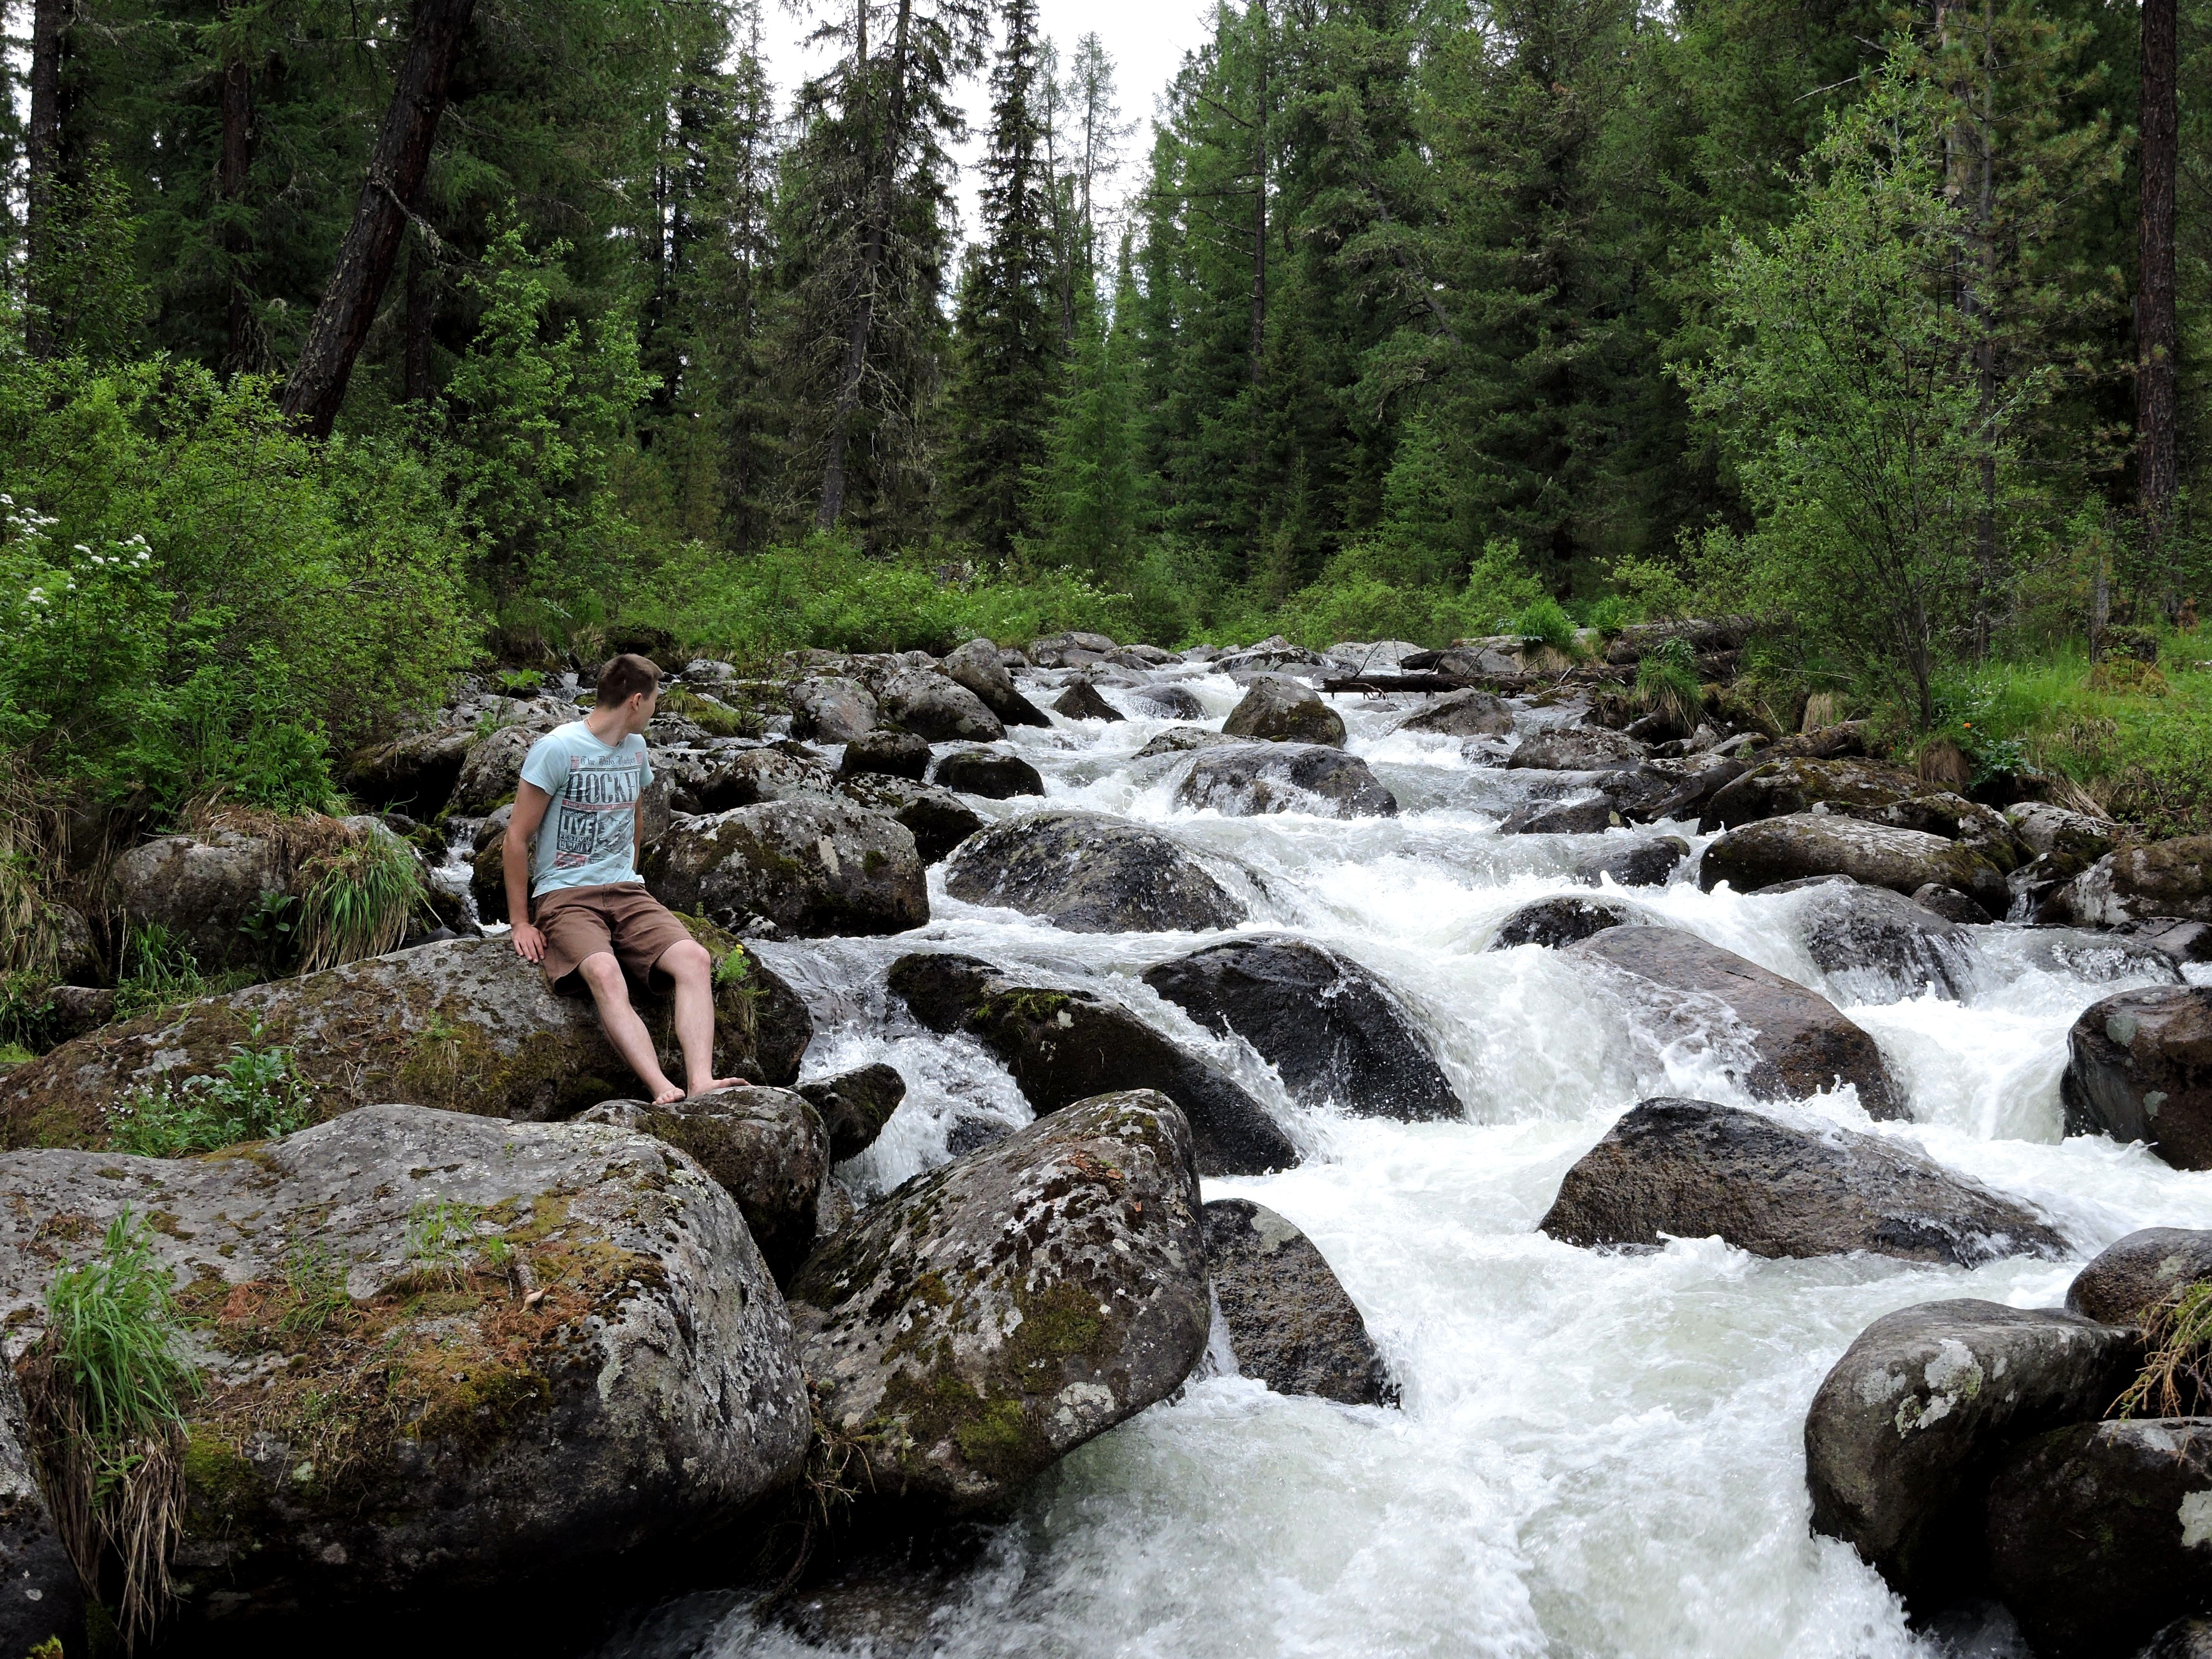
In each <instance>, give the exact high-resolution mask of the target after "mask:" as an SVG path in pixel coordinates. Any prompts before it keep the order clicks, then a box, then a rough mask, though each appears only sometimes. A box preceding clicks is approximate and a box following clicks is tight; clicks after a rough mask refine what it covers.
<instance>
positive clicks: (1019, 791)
mask: <svg viewBox="0 0 2212 1659" xmlns="http://www.w3.org/2000/svg"><path fill="white" fill-rule="evenodd" d="M931 781H932V782H933V783H935V784H936V785H937V786H938V787H939V788H940V789H951V790H953V791H954V792H956V793H959V794H963V795H981V796H982V797H983V799H986V800H1012V799H1014V798H1015V797H1016V796H1017V795H1042V793H1044V780H1043V779H1042V778H1041V777H1039V776H1038V775H1037V769H1036V767H1034V766H1031V765H1030V763H1028V762H1027V761H1025V760H1024V759H1023V758H1022V757H1020V756H1019V755H1008V754H1003V753H1001V752H1000V751H999V750H995V749H956V750H953V751H952V752H951V754H949V755H947V756H946V757H945V758H944V759H943V760H940V761H939V762H938V763H937V772H936V775H935V776H934V777H933V779H932V780H931Z"/></svg>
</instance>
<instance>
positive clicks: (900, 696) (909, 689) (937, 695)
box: [875, 668, 1006, 743]
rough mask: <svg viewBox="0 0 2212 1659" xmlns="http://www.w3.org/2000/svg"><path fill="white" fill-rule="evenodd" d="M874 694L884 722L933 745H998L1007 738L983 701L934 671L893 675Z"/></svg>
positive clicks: (999, 723) (906, 671) (965, 688)
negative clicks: (899, 727) (903, 728)
mask: <svg viewBox="0 0 2212 1659" xmlns="http://www.w3.org/2000/svg"><path fill="white" fill-rule="evenodd" d="M875 691H876V703H877V706H878V709H879V710H880V711H881V714H882V717H883V718H884V720H890V721H892V722H895V723H896V724H897V725H899V726H904V727H905V728H906V729H907V730H908V731H909V732H915V733H916V734H918V735H920V736H921V737H924V738H928V739H929V741H930V742H932V743H996V742H997V741H998V740H999V739H1000V738H1003V737H1005V736H1006V724H1005V722H1003V721H1002V720H1000V718H999V717H998V716H997V715H996V714H993V713H992V712H991V711H990V709H989V708H987V707H985V706H984V702H983V700H982V699H981V697H979V696H976V695H975V693H974V692H973V691H970V690H969V689H968V688H967V687H966V686H964V685H963V684H960V683H959V682H958V681H957V680H955V679H951V678H947V677H946V676H945V675H943V674H940V673H939V672H938V671H936V670H935V669H933V668H913V669H908V670H905V671H902V672H899V673H894V674H891V675H890V676H888V677H887V678H885V679H884V681H883V682H882V683H881V684H878V686H877V687H876V688H875Z"/></svg>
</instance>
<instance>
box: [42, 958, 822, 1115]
mask: <svg viewBox="0 0 2212 1659" xmlns="http://www.w3.org/2000/svg"><path fill="white" fill-rule="evenodd" d="M686 925H687V926H688V927H690V929H691V931H692V933H693V936H694V937H695V938H696V939H698V940H699V942H700V943H701V944H702V945H705V946H706V947H707V948H708V950H709V951H712V952H713V953H714V955H715V957H717V958H718V959H719V960H720V961H722V962H724V963H729V964H730V966H729V968H728V969H726V970H725V971H724V973H723V974H722V975H720V978H719V979H718V980H717V982H716V987H715V994H714V1069H715V1072H716V1073H717V1074H718V1075H720V1076H722V1077H744V1078H749V1079H753V1080H755V1081H757V1082H761V1083H767V1084H775V1085H782V1084H787V1083H790V1082H792V1081H793V1080H794V1079H796V1078H797V1077H798V1075H799V1056H800V1055H801V1054H804V1053H805V1049H806V1045H807V1043H808V1042H809V1041H810V1040H811V1038H812V1036H813V1034H814V1023H813V1021H812V1019H811V1018H810V1017H809V1016H808V1014H807V1012H806V1005H805V1003H804V1002H803V1001H801V1000H799V994H798V993H796V992H795V991H793V989H792V988H791V987H790V986H789V985H787V984H786V983H785V982H784V981H783V980H782V979H781V977H780V976H778V975H777V974H776V973H775V970H774V969H771V968H769V965H768V964H767V963H764V962H763V961H761V960H760V958H759V957H757V956H754V955H753V954H752V953H751V952H750V951H743V949H742V947H741V946H739V945H738V942H737V941H736V940H735V939H732V938H731V937H730V936H729V935H728V934H726V933H723V932H722V931H721V929H720V928H718V927H714V925H713V924H712V923H710V922H705V921H699V920H697V919H696V918H688V919H687V920H686ZM732 953H740V954H738V955H736V956H735V957H734V958H733V955H732ZM632 1000H633V1001H634V1002H635V1006H637V1009H638V1012H639V1013H640V1014H641V1016H643V1018H644V1019H645V1022H646V1028H647V1030H648V1031H649V1032H651V1033H652V1036H653V1044H654V1047H655V1048H657V1049H658V1050H659V1054H660V1056H661V1063H662V1065H663V1066H664V1067H665V1068H669V1069H670V1070H671V1074H672V1075H676V1076H681V1075H682V1072H681V1070H680V1065H681V1061H680V1059H679V1055H678V1048H677V1046H676V1041H675V1032H674V1030H673V1027H672V1024H671V1021H672V1018H673V1011H672V1009H671V1006H670V1004H669V1002H668V1000H667V999H665V997H663V996H661V995H660V994H658V993H657V992H654V991H652V990H651V989H649V988H647V987H633V990H632ZM257 1025H258V1028H259V1029H258V1035H257V1032H256V1027H257ZM240 1044H245V1045H249V1046H252V1047H254V1048H263V1049H267V1048H283V1049H284V1050H285V1051H286V1053H287V1054H289V1057H290V1064H291V1069H292V1072H293V1073H294V1074H295V1076H296V1077H297V1078H298V1079H300V1081H301V1085H302V1086H303V1087H304V1088H306V1089H307V1091H309V1093H310V1094H311V1095H312V1097H313V1100H314V1103H315V1107H316V1109H317V1110H318V1111H319V1112H321V1113H323V1114H324V1115H332V1114H335V1113H338V1112H345V1111H351V1110H353V1109H356V1108H357V1107H361V1106H365V1105H368V1104H369V1103H372V1102H374V1101H375V1100H377V1099H379V1098H380V1097H388V1096H390V1095H393V1094H407V1095H411V1096H413V1097H415V1098H416V1100H417V1101H419V1102H421V1103H424V1104H426V1105H432V1106H441V1107H448V1108H451V1109H453V1110H456V1111H462V1112H481V1113H484V1114H486V1115H491V1116H495V1117H513V1118H523V1119H543V1118H548V1117H556V1116H567V1115H570V1114H573V1113H574V1112H578V1111H580V1110H581V1109H583V1108H585V1107H586V1106H589V1105H592V1104H594V1103H597V1102H599V1101H602V1100H610V1099H617V1098H619V1097H623V1096H625V1095H628V1094H630V1093H632V1092H634V1091H635V1089H636V1087H637V1082H636V1079H635V1078H634V1077H633V1076H632V1075H631V1073H630V1070H629V1066H627V1065H625V1064H624V1063H623V1059H622V1057H621V1055H620V1054H617V1052H616V1051H615V1048H614V1045H613V1044H612V1043H611V1042H608V1041H607V1037H606V1033H605V1031H604V1030H602V1029H601V1028H600V1025H599V1014H598V1012H597V1011H596V1010H595V1009H594V1008H593V1007H592V1002H591V999H590V998H588V997H582V996H560V995H556V994H554V993H553V992H552V991H551V990H550V988H548V987H547V986H546V983H545V975H544V972H543V971H542V970H541V969H538V967H536V966H535V965H533V964H532V963H526V962H525V961H523V960H522V958H521V957H518V956H517V955H515V953H514V946H513V944H512V943H511V942H510V941H509V940H507V939H447V940H445V941H442V942H441V943H439V944H435V945H422V946H419V947H417V948H416V949H415V950H411V951H395V952H394V953H393V954H392V955H391V956H388V957H369V958H368V959H367V960H365V961H362V962H355V963H347V964H346V965H345V966H344V967H343V968H333V969H329V970H328V971H327V972H325V973H319V974H309V975H306V976H304V977H302V978H299V979H285V980H276V981H272V982H270V983H269V984H266V985H250V986H248V987H246V988H245V989H244V990H242V991H233V992H231V993H229V994H228V995H225V996H220V997H208V998H204V999H203V1000H200V1001H197V1002H194V1003H190V1004H187V1005H186V1006H184V1007H182V1008H172V1009H167V1010H163V1011H161V1012H155V1013H148V1014H141V1015H139V1016H138V1017H137V1018H135V1019H127V1020H124V1021H121V1022H119V1023H118V1024H113V1025H108V1026H105V1027H103V1028H102V1029H100V1030H97V1031H94V1033H92V1034H91V1035H90V1036H83V1037H79V1038H78V1039H77V1040H76V1041H75V1042H66V1043H64V1044H63V1045H62V1046H61V1047H60V1048H56V1049H54V1050H53V1051H52V1053H50V1054H43V1055H41V1056H40V1058H38V1059H37V1060H33V1061H32V1062H31V1063H30V1064H29V1065H27V1066H18V1067H17V1068H16V1069H15V1070H14V1071H12V1072H10V1073H8V1074H7V1075H6V1076H5V1077H0V1146H11V1147H12V1146H103V1145H105V1144H106V1139H107V1135H108V1133H109V1130H110V1128H111V1127H112V1124H111V1120H110V1117H109V1109H110V1108H111V1107H112V1105H113V1104H114V1103H116V1102H117V1101H118V1100H120V1099H123V1098H124V1097H126V1096H128V1095H130V1094H131V1092H133V1091H136V1090H137V1089H140V1088H145V1087H151V1086H155V1085H158V1084H160V1083H161V1081H162V1080H163V1079H169V1080H172V1081H174V1080H179V1079H185V1078H189V1077H197V1076H206V1075H210V1074H211V1073H215V1072H216V1070H217V1069H218V1068H220V1067H221V1066H223V1065H224V1064H226V1063H227V1062H228V1060H230V1059H231V1058H232V1057H233V1053H234V1045H240Z"/></svg>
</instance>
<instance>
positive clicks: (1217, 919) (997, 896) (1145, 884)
mask: <svg viewBox="0 0 2212 1659" xmlns="http://www.w3.org/2000/svg"><path fill="white" fill-rule="evenodd" d="M945 891H946V892H947V893H949V894H951V896H953V897H954V898H957V899H962V900H965V901H966V902H968V903H970V904H996V905H1004V906H1006V908H1009V909H1013V910H1019V911H1021V912H1022V913H1023V914H1024V915H1032V916H1042V917H1044V918H1045V919H1046V920H1047V921H1050V922H1051V923H1052V924H1053V925H1054V927H1064V928H1066V929H1067V931H1068V932H1070V933H1174V932H1197V931H1200V930H1201V929H1206V928H1212V927H1235V926H1236V925H1237V923H1238V922H1240V921H1243V920H1244V907H1243V904H1241V903H1239V902H1237V900H1236V899H1235V898H1233V897H1231V895H1230V893H1229V890H1227V889H1226V888H1225V887H1224V886H1222V884H1220V883H1219V882H1218V881H1216V880H1215V879H1214V878H1213V877H1212V876H1211V875H1210V874H1208V873H1207V872H1206V867H1205V866H1203V865H1201V864H1200V862H1199V861H1198V860H1196V859H1195V858H1194V857H1193V856H1192V855H1191V854H1188V853H1187V852H1185V851H1184V850H1183V848H1182V847H1181V846H1180V845H1178V844H1177V843H1176V842H1173V841H1171V840H1170V839H1169V838H1168V837H1167V836H1164V835H1161V834H1160V833H1159V832H1158V831H1157V830H1153V829H1140V828H1139V827H1138V826H1137V825H1135V824H1131V823H1121V822H1120V821H1118V820H1116V819H1114V818H1109V817H1099V816H1093V815H1091V814H1088V813H1080V812H1042V813H1039V814H1038V815H1037V816H1036V817H1028V818H1017V819H1015V820H1013V821H1012V822H1011V823H999V824H994V825H993V826H992V827H991V828H989V829H986V830H984V831H983V833H982V834H981V835H979V836H974V837H972V838H971V839H969V841H968V842H966V843H964V844H963V846H962V847H961V848H960V850H959V851H958V852H957V853H956V854H954V855H953V857H952V859H951V862H950V863H949V864H947V866H945Z"/></svg>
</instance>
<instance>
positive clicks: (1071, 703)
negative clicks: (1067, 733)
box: [1052, 680, 1127, 720]
mask: <svg viewBox="0 0 2212 1659" xmlns="http://www.w3.org/2000/svg"><path fill="white" fill-rule="evenodd" d="M1052 712H1053V713H1054V714H1064V715H1066V717H1067V718H1068V719H1069V720H1124V719H1126V718H1127V716H1126V715H1124V714H1122V713H1121V710H1120V709H1118V708H1115V707H1114V705H1113V704H1112V703H1110V702H1107V701H1106V699H1105V697H1104V696H1103V694H1101V692H1100V691H1099V690H1098V688H1097V686H1095V685H1093V684H1091V682H1090V681H1089V680H1077V681H1076V682H1074V683H1073V684H1071V685H1070V686H1069V687H1068V688H1067V690H1065V691H1063V692H1061V693H1060V698H1059V701H1057V702H1054V704H1053V706H1052Z"/></svg>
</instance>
